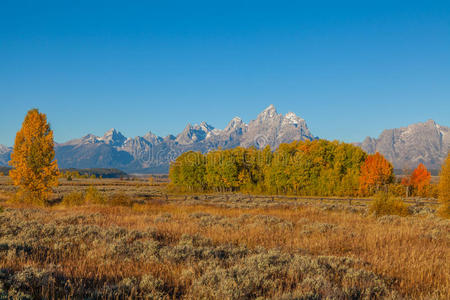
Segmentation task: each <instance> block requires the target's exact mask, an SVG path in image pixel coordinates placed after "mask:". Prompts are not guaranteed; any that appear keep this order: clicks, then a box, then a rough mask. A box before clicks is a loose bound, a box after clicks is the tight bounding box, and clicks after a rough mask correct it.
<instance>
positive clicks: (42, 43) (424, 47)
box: [0, 0, 450, 146]
mask: <svg viewBox="0 0 450 300" xmlns="http://www.w3.org/2000/svg"><path fill="white" fill-rule="evenodd" d="M0 104H1V105H0V144H5V145H8V146H12V145H13V142H14V137H15V133H16V132H17V130H19V129H20V126H21V123H22V121H23V118H24V116H25V114H26V112H27V111H28V110H29V109H31V108H38V109H39V110H40V111H41V112H43V113H45V114H46V115H47V118H48V120H49V122H50V123H51V126H52V129H53V130H54V135H55V140H56V141H57V142H64V141H67V140H70V139H73V138H79V137H81V136H84V135H85V134H87V133H93V134H96V135H103V133H104V132H105V131H106V130H108V129H110V128H112V127H114V128H117V129H118V130H120V131H121V132H122V133H123V134H124V135H125V136H128V137H135V136H138V135H139V136H142V135H144V134H145V133H146V132H148V131H152V132H154V133H156V134H158V135H160V136H165V135H167V134H177V133H179V132H181V131H182V130H183V128H184V127H185V126H186V124H187V123H200V122H201V121H207V122H208V123H209V124H211V125H213V126H214V127H216V128H224V127H225V126H226V125H227V123H228V122H229V121H230V120H231V119H232V118H233V117H235V116H240V117H241V118H242V119H243V120H244V121H246V122H249V121H250V120H252V119H254V118H256V116H257V114H258V113H259V112H261V111H262V110H263V109H264V108H266V107H267V106H269V105H270V104H274V105H275V107H276V108H277V110H278V112H279V113H287V112H290V111H292V112H294V113H296V114H297V115H299V116H301V117H302V118H304V119H305V120H306V122H307V124H308V126H309V128H310V129H311V131H312V133H313V134H314V135H316V136H319V137H321V138H326V139H331V140H334V139H337V140H341V141H346V142H355V141H362V140H363V139H364V138H365V137H366V136H378V135H379V134H380V133H381V131H382V130H383V129H387V128H397V127H401V126H407V125H408V124H412V123H416V122H424V121H426V120H428V119H433V120H435V121H436V122H437V123H439V124H441V125H444V126H450V2H449V1H392V0H391V1H384V0H378V1H320V0H319V1H282V0H280V1H262V0H259V1H245V0H240V1H232V0H227V1H195V0H192V1H169V0H165V1H111V0H110V1H94V0H89V1H84V0H79V1H61V0H59V1H32V0H29V1H21V0H2V1H0Z"/></svg>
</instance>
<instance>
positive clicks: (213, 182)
mask: <svg viewBox="0 0 450 300" xmlns="http://www.w3.org/2000/svg"><path fill="white" fill-rule="evenodd" d="M366 157H367V154H366V153H365V152H364V151H363V150H361V148H359V147H356V146H353V145H351V144H347V143H341V142H337V141H333V142H331V141H326V140H315V141H298V142H292V143H290V144H281V145H280V146H279V148H278V149H277V150H276V151H275V152H272V151H271V149H270V147H266V148H264V149H261V150H258V149H256V148H254V147H253V148H241V147H237V148H234V149H228V150H216V151H211V152H208V153H206V154H202V153H200V152H187V153H184V154H182V155H181V156H179V157H178V159H177V160H176V161H175V162H173V163H172V164H171V166H170V173H169V177H170V179H171V183H172V186H173V187H174V188H176V189H179V190H185V191H222V192H223V191H240V192H252V193H270V194H297V195H328V196H332V195H339V196H355V195H357V194H358V193H359V190H360V170H361V166H362V165H363V164H364V162H365V160H366Z"/></svg>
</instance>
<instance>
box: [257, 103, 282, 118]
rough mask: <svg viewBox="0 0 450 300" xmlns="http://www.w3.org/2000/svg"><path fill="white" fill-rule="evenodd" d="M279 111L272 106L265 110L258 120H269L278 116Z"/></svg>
mask: <svg viewBox="0 0 450 300" xmlns="http://www.w3.org/2000/svg"><path fill="white" fill-rule="evenodd" d="M277 114H278V113H277V109H276V108H275V106H274V105H273V104H270V105H269V106H268V107H267V108H266V109H264V110H263V111H262V112H261V113H260V114H259V115H258V117H257V119H267V118H273V117H275V116H277Z"/></svg>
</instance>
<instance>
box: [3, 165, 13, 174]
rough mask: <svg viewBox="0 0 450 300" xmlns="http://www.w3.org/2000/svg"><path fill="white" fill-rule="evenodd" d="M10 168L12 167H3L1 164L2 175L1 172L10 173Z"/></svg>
mask: <svg viewBox="0 0 450 300" xmlns="http://www.w3.org/2000/svg"><path fill="white" fill-rule="evenodd" d="M9 170H11V168H10V167H3V166H0V175H1V174H3V175H7V174H8V173H9Z"/></svg>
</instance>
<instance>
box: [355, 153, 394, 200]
mask: <svg viewBox="0 0 450 300" xmlns="http://www.w3.org/2000/svg"><path fill="white" fill-rule="evenodd" d="M393 179H394V167H393V166H392V164H391V163H390V162H389V161H388V160H387V159H386V158H384V156H383V155H381V154H380V153H378V152H377V153H375V154H372V155H368V156H367V158H366V160H365V162H364V164H363V165H362V166H361V172H360V177H359V187H360V193H361V194H363V195H367V194H370V193H372V192H374V191H378V190H380V188H381V187H382V186H385V185H387V184H389V183H391V182H392V181H393Z"/></svg>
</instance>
